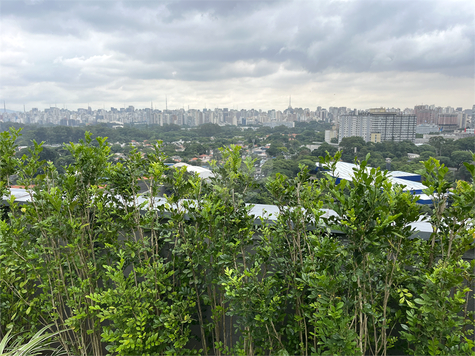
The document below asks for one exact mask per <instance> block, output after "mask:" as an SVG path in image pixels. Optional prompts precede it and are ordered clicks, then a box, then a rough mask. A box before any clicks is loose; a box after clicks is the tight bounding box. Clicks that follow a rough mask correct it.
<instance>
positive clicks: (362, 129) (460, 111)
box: [0, 100, 475, 142]
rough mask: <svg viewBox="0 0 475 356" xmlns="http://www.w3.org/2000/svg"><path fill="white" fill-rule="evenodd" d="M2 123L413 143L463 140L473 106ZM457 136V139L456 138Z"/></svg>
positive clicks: (122, 111)
mask: <svg viewBox="0 0 475 356" xmlns="http://www.w3.org/2000/svg"><path fill="white" fill-rule="evenodd" d="M0 121H3V122H15V123H20V124H36V125H63V126H87V125H96V124H106V125H108V126H110V127H116V128H117V127H123V126H124V125H160V126H163V125H170V124H174V125H179V126H185V127H194V126H199V125H202V124H206V123H212V124H217V125H221V126H223V125H234V126H256V125H262V126H270V127H276V126H280V125H284V126H288V127H293V126H294V125H295V122H308V121H320V122H324V123H328V124H331V125H332V130H328V131H327V132H326V133H325V134H326V137H325V139H326V141H330V140H331V139H336V138H337V139H338V141H341V139H342V138H343V137H349V136H360V137H363V138H364V139H365V141H367V142H368V141H373V142H381V141H387V140H393V141H403V140H410V141H415V139H416V134H422V135H424V134H429V133H435V132H439V133H441V132H442V133H444V134H447V133H450V134H451V135H456V136H457V135H458V136H466V135H473V134H474V132H475V105H473V106H472V108H470V109H468V108H467V109H464V108H462V107H457V108H453V107H451V106H447V107H440V106H435V105H417V106H415V107H414V108H405V109H399V108H376V109H375V108H372V109H365V110H359V109H352V108H348V107H329V108H328V109H327V108H323V107H321V106H317V107H316V109H315V110H311V109H309V108H293V107H292V105H291V102H290V100H289V106H288V107H287V109H285V110H283V111H281V110H275V109H273V110H268V111H263V110H257V109H250V110H245V109H242V110H236V109H229V108H215V109H207V108H205V109H202V110H200V109H190V108H187V109H186V110H185V108H180V109H168V108H165V110H159V109H155V108H154V107H153V103H152V104H151V106H150V108H141V109H137V108H135V107H134V106H128V107H123V108H115V107H111V108H110V110H105V109H104V108H102V109H95V110H93V109H92V108H91V107H87V108H78V109H76V110H69V109H66V108H58V107H50V108H48V109H45V110H43V111H41V110H38V109H37V108H32V109H30V110H28V111H27V110H26V109H24V111H23V112H18V111H16V112H14V111H7V110H6V105H5V104H4V110H3V112H2V113H1V114H0ZM454 138H460V137H454Z"/></svg>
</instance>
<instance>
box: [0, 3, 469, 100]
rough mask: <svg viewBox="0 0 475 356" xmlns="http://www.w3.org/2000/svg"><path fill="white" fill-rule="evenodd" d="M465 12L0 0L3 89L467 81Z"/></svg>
mask: <svg viewBox="0 0 475 356" xmlns="http://www.w3.org/2000/svg"><path fill="white" fill-rule="evenodd" d="M474 15H475V14H474V8H473V5H472V3H471V1H468V0H467V1H457V2H447V1H422V0H419V1H406V0H397V1H396V0H389V1H373V0H362V1H293V2H289V1H199V0H195V1H160V2H156V1H124V2H117V1H94V2H93V1H65V0H62V1H2V2H1V8H0V20H1V21H2V40H1V50H2V58H1V60H0V65H1V69H2V72H3V74H2V78H1V79H2V84H1V85H2V86H3V88H2V91H5V88H7V87H8V88H10V89H11V88H12V87H14V86H28V85H32V83H53V84H51V85H53V86H54V85H55V84H54V83H56V85H57V86H58V87H62V88H64V90H68V91H70V92H71V94H70V96H71V97H77V95H76V94H74V90H75V89H76V90H86V91H89V92H91V93H93V92H94V93H95V91H96V90H97V89H96V88H97V87H101V88H104V89H103V90H106V88H107V87H108V85H112V84H113V83H117V81H119V80H126V81H131V82H134V81H136V82H137V83H138V82H140V83H142V85H145V84H143V83H145V82H147V81H155V80H162V81H174V82H175V83H180V82H181V83H183V84H184V85H187V83H189V82H210V83H216V81H229V84H231V83H232V82H231V81H234V80H247V79H246V78H249V79H251V78H262V79H265V80H267V81H268V82H271V81H272V76H273V75H274V76H277V77H279V78H280V80H282V81H283V85H284V86H285V83H286V82H287V81H289V80H290V79H289V77H286V76H285V75H282V73H290V74H291V73H293V74H292V75H298V76H299V77H300V75H301V73H303V74H304V76H305V73H307V74H306V75H307V77H306V78H307V79H306V80H307V82H306V83H309V82H308V81H311V80H313V79H312V78H314V75H315V74H321V75H326V74H327V73H348V74H352V73H361V74H362V75H368V74H370V73H375V74H377V73H393V74H394V73H406V72H409V73H414V76H416V73H432V74H434V75H442V76H448V77H452V76H454V77H459V78H473V76H474V62H475V58H474V53H475V48H474V41H475V36H474V28H475V26H474ZM394 75H395V74H394ZM142 81H143V82H142ZM254 83H256V82H254ZM234 84H235V83H234ZM257 89H258V88H256V90H257ZM19 92H21V91H19ZM96 94H97V93H96ZM96 94H94V95H96ZM65 95H66V94H65Z"/></svg>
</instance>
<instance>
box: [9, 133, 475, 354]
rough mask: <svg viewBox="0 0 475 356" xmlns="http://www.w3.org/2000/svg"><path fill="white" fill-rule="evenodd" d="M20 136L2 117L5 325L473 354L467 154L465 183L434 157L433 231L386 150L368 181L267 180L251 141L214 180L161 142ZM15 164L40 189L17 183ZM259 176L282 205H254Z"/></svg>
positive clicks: (92, 340) (123, 347)
mask: <svg viewBox="0 0 475 356" xmlns="http://www.w3.org/2000/svg"><path fill="white" fill-rule="evenodd" d="M19 135H20V131H19V130H15V129H11V130H10V131H5V132H2V133H0V189H1V193H2V195H3V196H5V199H6V203H5V204H4V205H3V206H2V219H1V220H0V337H6V338H8V337H9V336H8V335H10V334H9V333H10V332H11V330H15V331H19V332H22V335H24V337H25V338H30V337H34V336H35V334H37V333H38V331H41V330H42V329H44V328H45V327H48V328H49V329H50V330H51V332H58V334H55V335H54V342H56V343H57V345H58V347H59V348H60V349H61V350H62V352H64V353H65V354H67V355H91V354H94V355H102V354H110V355H158V354H160V355H190V354H197V355H198V354H213V355H227V354H236V355H264V354H265V355H268V354H277V355H296V354H299V355H333V354H346V355H348V354H351V355H366V354H370V355H386V354H390V353H391V352H395V353H399V354H400V353H407V354H417V355H468V354H471V355H473V354H475V352H474V346H475V345H474V339H473V327H474V315H473V308H471V307H470V306H473V302H474V300H473V294H471V288H472V287H473V284H474V267H475V259H473V258H472V259H464V258H463V257H464V255H465V254H466V253H467V252H468V251H470V249H473V247H474V236H475V235H474V234H475V228H474V227H473V220H474V217H475V210H474V201H475V185H474V183H473V178H474V177H475V167H474V166H473V165H471V164H469V163H466V162H465V163H464V167H465V168H466V169H467V172H468V173H469V174H470V176H471V180H470V182H465V181H457V182H456V183H455V184H452V183H450V182H449V181H448V180H447V179H446V178H447V174H448V168H447V167H445V166H444V165H443V164H441V163H440V162H439V161H438V160H436V159H434V158H430V159H428V160H426V161H425V162H424V163H423V165H422V169H423V171H422V175H423V177H424V184H425V185H426V187H427V189H426V193H427V194H430V195H431V196H433V197H434V211H433V213H432V214H431V215H430V216H427V219H428V220H429V221H430V223H431V225H432V228H433V232H432V234H431V235H430V238H429V239H427V240H425V239H422V238H419V237H417V236H414V234H415V232H414V230H413V229H412V228H411V225H410V224H411V223H414V222H417V221H418V220H419V219H420V218H421V216H422V212H421V208H420V206H419V205H417V204H416V201H417V198H416V197H414V196H413V195H411V194H410V193H405V192H403V191H402V190H401V187H398V186H392V184H391V183H390V181H389V180H387V179H386V173H385V172H384V171H382V170H380V169H379V168H373V169H371V171H370V172H368V171H367V170H366V169H364V168H365V167H366V166H367V165H368V164H369V162H370V160H371V156H370V155H367V156H366V157H363V158H362V159H361V160H360V162H359V164H360V167H361V168H360V169H357V170H356V171H355V174H354V175H355V177H354V180H353V182H352V183H350V182H347V181H341V182H340V183H338V184H336V181H335V179H334V178H332V177H331V176H330V175H325V176H324V177H322V178H321V179H311V176H310V174H309V170H308V167H307V166H306V165H305V164H302V165H300V167H299V171H298V172H296V173H295V175H292V176H286V175H282V174H280V173H277V174H276V175H275V176H274V177H272V178H270V179H268V180H266V181H265V185H264V186H262V185H259V184H258V182H256V181H255V178H254V168H255V167H254V165H255V161H254V160H253V159H252V157H248V158H246V159H243V158H242V155H241V152H240V147H239V146H232V147H230V148H223V149H221V150H220V152H221V156H222V160H221V163H220V164H218V163H217V162H213V163H212V169H213V171H214V177H213V178H211V179H210V180H202V179H200V178H199V177H198V176H195V175H189V174H187V173H186V172H185V170H184V169H182V170H179V169H175V168H168V167H167V166H166V165H165V164H164V162H165V160H166V155H165V154H164V152H163V149H162V143H160V142H157V143H155V144H153V145H152V147H151V149H150V150H149V151H148V153H147V154H145V155H143V154H142V153H141V152H139V151H137V149H131V150H130V152H129V153H128V154H127V156H126V157H125V159H124V160H122V161H119V162H116V161H111V160H110V156H111V145H110V144H109V143H108V140H107V139H106V138H103V137H96V138H93V137H92V135H91V134H90V133H88V132H86V133H85V136H84V138H82V139H80V140H79V143H70V144H67V145H64V146H63V149H65V150H67V151H68V152H69V154H70V156H71V159H70V161H69V162H68V163H67V164H65V166H64V167H63V168H62V171H61V172H60V171H58V168H57V167H56V166H55V165H54V164H53V163H52V162H48V161H46V160H42V159H41V155H42V152H43V150H44V148H43V144H42V143H36V142H33V145H32V147H31V148H30V149H29V154H25V155H23V156H22V157H16V156H15V151H16V146H17V144H16V143H15V141H16V140H17V139H18V138H19ZM341 157H342V153H341V152H337V153H335V155H334V156H330V155H326V156H322V157H320V158H319V159H320V160H321V163H322V164H324V165H325V166H327V167H328V168H329V169H330V170H332V169H334V167H335V162H337V161H338V160H340V159H341ZM13 175H15V176H17V183H18V184H21V185H22V186H25V187H26V191H27V192H28V195H29V201H28V202H22V201H16V200H15V197H14V196H13V195H10V191H9V189H8V188H9V185H10V178H11V177H12V176H13ZM139 181H142V182H145V183H146V185H147V191H146V192H145V193H143V194H139ZM163 185H167V187H168V189H167V191H168V194H167V195H165V196H163V197H161V198H160V197H159V192H160V191H161V190H162V186H163ZM256 189H258V190H259V189H260V190H263V189H265V190H266V194H268V196H269V199H270V200H271V202H272V203H273V204H274V205H275V207H276V208H275V209H276V211H268V212H267V213H266V212H264V213H263V214H262V215H261V216H260V217H256V216H254V215H253V206H252V205H250V204H247V201H249V195H252V194H255V191H256ZM328 209H331V211H330V210H328ZM330 212H334V213H330Z"/></svg>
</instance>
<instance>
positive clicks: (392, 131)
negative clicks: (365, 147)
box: [339, 110, 416, 142]
mask: <svg viewBox="0 0 475 356" xmlns="http://www.w3.org/2000/svg"><path fill="white" fill-rule="evenodd" d="M351 136H359V137H362V138H363V139H364V140H365V141H366V142H369V141H374V140H377V142H378V141H379V142H381V141H396V142H400V141H406V140H407V141H412V142H414V140H415V138H416V116H415V115H403V114H400V113H393V112H386V111H382V110H381V111H372V112H365V113H363V114H358V115H343V116H341V118H340V129H339V142H341V140H342V139H343V137H351Z"/></svg>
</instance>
